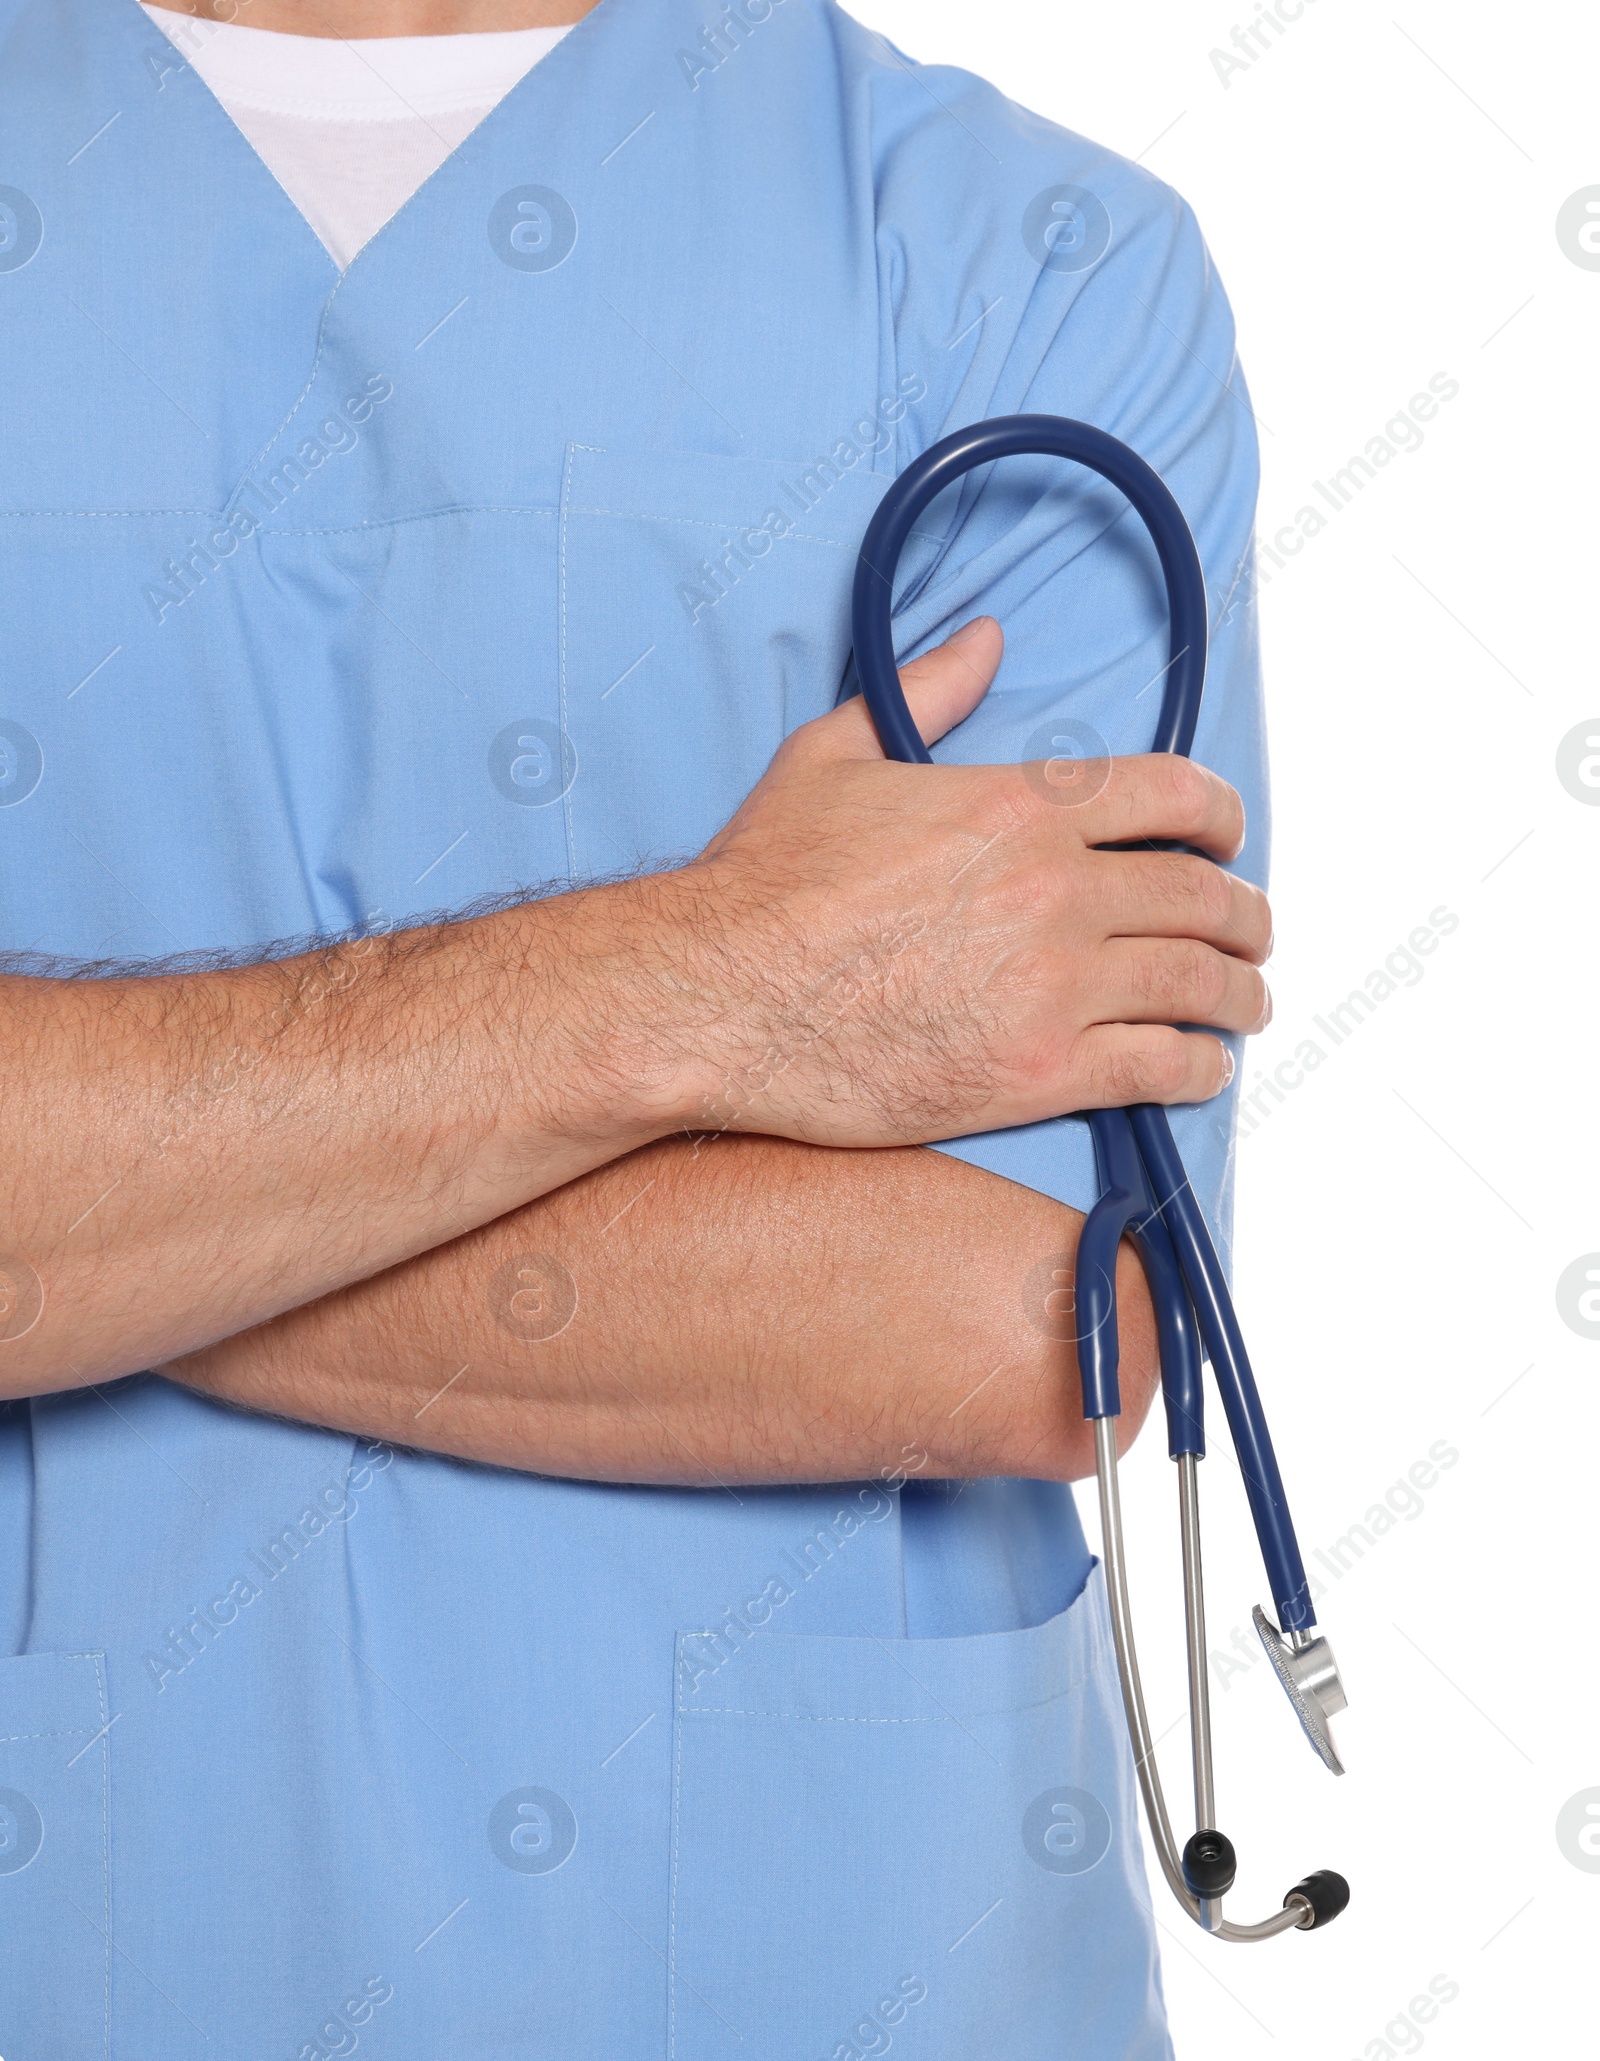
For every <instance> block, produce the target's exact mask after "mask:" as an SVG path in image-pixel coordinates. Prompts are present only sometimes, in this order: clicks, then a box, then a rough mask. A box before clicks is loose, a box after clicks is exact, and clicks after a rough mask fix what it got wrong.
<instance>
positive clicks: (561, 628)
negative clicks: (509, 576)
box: [556, 444, 600, 881]
mask: <svg viewBox="0 0 1600 2061" xmlns="http://www.w3.org/2000/svg"><path fill="white" fill-rule="evenodd" d="M579 451H592V452H594V453H595V455H596V456H599V455H600V447H599V445H597V444H568V446H567V449H566V455H565V457H564V458H563V459H562V461H561V515H560V520H559V522H558V523H557V525H556V590H557V606H556V640H557V644H556V711H557V721H558V724H559V736H558V745H559V748H560V749H561V750H562V751H563V752H565V751H566V750H567V748H568V743H569V740H570V732H569V731H568V729H567V512H568V503H569V501H570V498H571V493H572V473H573V465H574V461H575V457H576V454H577V453H578V452H579ZM562 777H563V778H565V771H564V770H563V775H562ZM577 784H578V783H577V781H576V780H574V781H573V782H572V785H571V786H570V787H568V789H567V791H566V792H565V794H563V795H562V797H561V821H562V825H563V827H564V828H565V830H566V833H567V878H568V880H569V881H570V880H575V879H576V878H577V875H578V831H577V824H576V823H575V821H574V819H573V801H572V792H573V788H575V787H576V786H577Z"/></svg>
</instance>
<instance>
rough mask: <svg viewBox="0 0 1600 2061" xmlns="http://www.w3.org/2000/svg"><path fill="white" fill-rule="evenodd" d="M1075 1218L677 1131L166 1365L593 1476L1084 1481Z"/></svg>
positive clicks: (884, 1172)
mask: <svg viewBox="0 0 1600 2061" xmlns="http://www.w3.org/2000/svg"><path fill="white" fill-rule="evenodd" d="M1081 1222H1082V1218H1081V1217H1080V1216H1079V1215H1078V1214H1077V1212H1076V1211H1073V1210H1069V1209H1065V1208H1063V1207H1062V1206H1061V1205H1059V1204H1057V1203H1055V1202H1052V1201H1050V1200H1049V1199H1048V1198H1047V1197H1044V1196H1041V1195H1038V1194H1036V1193H1035V1192H1034V1191H1033V1190H1031V1189H1028V1188H1023V1187H1019V1186H1017V1185H1016V1184H1015V1183H1013V1182H1010V1181H1005V1180H1001V1179H999V1178H998V1177H997V1176H995V1175H992V1174H988V1173H984V1172H982V1171H980V1170H978V1169H975V1168H972V1167H969V1166H967V1165H965V1164H963V1163H962V1162H960V1161H958V1160H955V1159H952V1158H950V1157H948V1156H946V1155H944V1154H940V1153H934V1152H928V1151H922V1150H919V1149H915V1148H906V1149H887V1150H880V1151H867V1152H862V1151H853V1152H852V1151H838V1150H830V1149H828V1148H824V1147H817V1146H809V1145H800V1144H790V1143H787V1142H785V1141H782V1140H776V1139H769V1138H755V1137H749V1138H740V1137H732V1136H724V1137H721V1138H717V1139H713V1140H702V1141H693V1140H686V1139H674V1140H668V1141H663V1142H660V1143H657V1144H654V1145H651V1146H649V1147H647V1148H645V1149H643V1150H641V1151H638V1152H635V1153H634V1154H632V1155H631V1156H629V1157H628V1158H626V1159H623V1160H619V1161H617V1162H615V1163H613V1164H611V1165H608V1166H606V1167H604V1168H602V1169H600V1170H598V1171H596V1172H593V1173H590V1174H589V1175H587V1176H585V1177H584V1178H582V1179H580V1180H578V1181H575V1182H573V1183H572V1184H571V1185H570V1186H567V1187H564V1188H562V1189H561V1190H560V1191H559V1192H557V1193H555V1194H551V1195H547V1196H545V1197H543V1198H542V1199H540V1200H539V1201H537V1202H534V1203H532V1204H530V1205H528V1206H527V1207H525V1208H522V1209H519V1210H517V1211H515V1212H513V1213H511V1214H510V1215H508V1216H506V1217H503V1218H501V1219H500V1220H499V1221H497V1222H495V1223H492V1224H489V1225H486V1226H484V1227H482V1228H481V1229H479V1230H476V1231H474V1232H473V1233H471V1234H470V1235H469V1236H467V1237H464V1238H461V1239H458V1240H456V1241H455V1242H454V1243H453V1244H450V1245H448V1246H443V1247H440V1248H438V1249H437V1250H435V1251H432V1252H429V1253H427V1254H425V1255H424V1256H422V1257H421V1258H418V1259H415V1260H412V1261H410V1262H408V1263H407V1264H405V1265H403V1266H400V1267H397V1268H395V1269H393V1270H391V1271H389V1272H387V1273H385V1274H382V1275H379V1276H377V1277H375V1278H373V1279H370V1280H367V1281H364V1282H361V1283H360V1284H358V1285H355V1286H352V1287H349V1288H346V1289H344V1290H342V1291H341V1292H339V1293H338V1294H335V1295H332V1296H329V1297H327V1298H325V1299H323V1300H322V1301H320V1302H317V1303H315V1304H312V1305H309V1306H307V1307H304V1308H301V1309H298V1310H295V1311H293V1312H291V1313H290V1314H288V1315H286V1316H283V1317H280V1318H278V1319H277V1320H276V1321H274V1322H272V1323H269V1324H267V1325H264V1326H261V1327H259V1328H257V1329H255V1330H253V1331H250V1332H246V1333H244V1334H242V1335H241V1336H238V1337H235V1338H231V1339H228V1340H226V1341H225V1342H223V1343H222V1344H220V1345H216V1346H213V1347H211V1348H209V1349H208V1350H206V1351H203V1352H201V1353H198V1354H195V1355H192V1356H190V1357H188V1358H186V1359H184V1360H182V1361H179V1362H177V1363H176V1364H174V1365H172V1366H170V1367H168V1368H167V1369H166V1370H165V1371H166V1372H168V1373H169V1374H170V1375H171V1376H172V1377H173V1378H175V1379H177V1380H179V1381H182V1382H184V1383H186V1384H188V1385H190V1386H193V1387H196V1388H199V1389H202V1390H204V1391H206V1392H207V1393H210V1394H212V1395H215V1396H218V1397H222V1398H225V1399H227V1400H230V1401H233V1402H236V1403H239V1404H241V1405H244V1406H246V1407H248V1408H253V1409H259V1410H265V1411H272V1412H275V1413H278V1414H281V1415H286V1416H290V1417H298V1418H302V1419H305V1420H307V1421H310V1422H314V1423H318V1424H325V1425H330V1426H333V1427H336V1428H339V1429H343V1430H348V1431H352V1432H360V1433H365V1434H367V1435H370V1436H375V1437H381V1438H384V1439H388V1440H391V1441H393V1442H395V1443H398V1444H403V1445H411V1446H420V1447H425V1448H427V1449H429V1450H433V1451H438V1452H445V1453H452V1454H456V1455H460V1456H462V1457H465V1458H469V1459H475V1460H484V1461H490V1462H494V1463H497V1464H500V1465H505V1466H512V1467H520V1468H526V1469H531V1470H533V1471H536V1472H540V1473H546V1474H555V1475H566V1476H575V1477H580V1478H587V1479H598V1480H614V1481H653V1482H679V1483H685V1484H689V1485H713V1484H717V1483H730V1484H737V1483H740V1482H787V1481H821V1480H852V1479H857V1478H860V1477H863V1476H871V1475H875V1474H879V1473H881V1472H884V1471H886V1470H888V1471H892V1470H895V1469H897V1468H905V1467H908V1466H909V1467H911V1468H912V1469H913V1470H914V1471H920V1472H925V1473H929V1474H933V1475H948V1476H966V1475H986V1474H1031V1475H1038V1476H1048V1477H1054V1478H1060V1479H1070V1478H1073V1477H1075V1476H1078V1475H1082V1474H1085V1473H1087V1472H1089V1471H1091V1470H1092V1467H1093V1452H1092V1445H1091V1442H1090V1440H1089V1439H1088V1437H1087V1436H1086V1431H1085V1427H1084V1424H1083V1421H1082V1413H1081V1406H1080V1400H1079V1391H1078V1383H1077V1374H1076V1365H1075V1360H1074V1355H1073V1349H1072V1345H1071V1343H1070V1336H1064V1335H1063V1334H1070V1329H1071V1321H1070V1308H1071V1292H1070V1283H1071V1266H1072V1254H1073V1251H1074V1249H1075V1246H1076V1241H1077V1232H1078V1228H1079V1226H1080V1224H1081ZM1120 1285H1121V1289H1122V1295H1121V1303H1122V1345H1123V1389H1124V1412H1125V1414H1124V1425H1125V1427H1126V1430H1127V1433H1128V1434H1130V1435H1131V1432H1132V1430H1133V1429H1135V1428H1136V1427H1137V1425H1138V1423H1139V1421H1140V1419H1141V1418H1142V1417H1143V1414H1144V1411H1145V1409H1146V1407H1147V1406H1148V1402H1149V1396H1150V1391H1151V1386H1152V1382H1153V1365H1154V1347H1153V1324H1152V1319H1151V1315H1150V1309H1149V1304H1148V1300H1147V1298H1146V1296H1145V1294H1144V1290H1143V1286H1142V1282H1141V1281H1140V1280H1139V1278H1138V1276H1137V1269H1136V1268H1135V1267H1134V1266H1133V1264H1132V1263H1131V1261H1130V1262H1129V1263H1128V1264H1127V1265H1126V1266H1125V1267H1124V1269H1123V1271H1122V1276H1121V1282H1120Z"/></svg>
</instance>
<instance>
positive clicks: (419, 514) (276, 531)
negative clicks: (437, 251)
mask: <svg viewBox="0 0 1600 2061" xmlns="http://www.w3.org/2000/svg"><path fill="white" fill-rule="evenodd" d="M557 512H558V511H557V510H556V509H554V508H552V507H550V506H549V505H548V503H546V502H542V501H530V502H527V503H522V502H517V501H451V502H448V503H447V504H446V505H445V506H444V507H443V508H419V509H415V510H413V511H412V512H411V513H410V514H408V515H380V516H374V517H372V518H370V519H369V520H367V521H364V522H345V523H325V524H324V525H323V526H322V527H321V528H320V529H317V528H307V529H299V530H291V529H281V528H279V527H277V526H276V525H274V524H272V523H270V522H258V523H257V524H256V530H255V534H256V535H258V536H265V537H344V536H350V535H352V534H353V533H354V532H355V531H357V530H386V529H397V528H398V527H399V526H400V525H401V524H402V523H407V522H442V521H443V520H444V519H445V518H446V517H447V516H451V515H555V514H556V513H557ZM585 512H586V513H587V512H588V511H585ZM595 512H596V513H599V512H601V511H598V510H597V511H595ZM173 515H196V516H199V517H201V519H202V520H205V521H215V522H219V523H220V522H223V521H225V520H226V519H227V515H228V510H227V509H226V508H0V522H63V521H69V522H80V521H81V522H90V521H94V522H100V521H108V522H109V521H126V522H156V521H162V522H165V521H166V519H167V518H168V517H169V516H173ZM731 526H732V525H730V524H727V523H724V524H723V528H724V529H727V528H730V527H731Z"/></svg>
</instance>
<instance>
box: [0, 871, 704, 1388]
mask: <svg viewBox="0 0 1600 2061" xmlns="http://www.w3.org/2000/svg"><path fill="white" fill-rule="evenodd" d="M674 892H681V890H680V889H679V888H678V887H677V884H676V883H674V882H673V881H672V880H670V879H668V880H655V881H649V880H645V881H637V882H632V883H628V884H626V885H624V886H622V887H618V888H602V889H596V890H593V891H590V892H588V893H584V894H577V895H569V896H565V897H560V898H557V899H553V900H550V901H547V902H534V903H527V904H522V905H519V906H517V907H515V908H511V909H506V910H502V911H499V912H496V913H493V914H489V915H485V916H482V917H479V918H476V919H473V920H469V921H463V922H457V923H450V924H442V925H436V926H433V927H430V928H425V929H418V930H412V931H407V932H402V933H398V934H394V935H381V936H372V937H367V938H359V939H356V940H353V941H351V942H348V943H344V944H340V945H337V946H332V947H329V948H327V949H325V950H321V951H317V952H314V953H311V954H307V955H304V956H301V957H298V958H292V959H285V960H280V961H276V962H269V963H266V964H261V965H254V966H245V967H237V968H230V969H227V970H222V971H206V972H198V973H181V974H168V975H161V976H155V977H149V976H147V977H141V978H129V979H94V980H83V979H53V978H40V977H18V976H11V977H7V978H3V979H0V1050H3V1051H4V1052H5V1054H6V1068H7V1073H8V1076H9V1077H10V1079H11V1081H12V1083H13V1092H14V1095H15V1098H16V1099H15V1102H14V1104H13V1107H15V1108H18V1109H20V1108H21V1107H23V1106H24V1104H25V1105H26V1107H27V1109H28V1111H29V1120H28V1121H26V1122H19V1123H16V1124H14V1125H13V1126H12V1127H11V1131H10V1135H9V1138H8V1143H7V1149H6V1152H5V1155H4V1161H3V1164H0V1300H3V1301H4V1303H5V1305H6V1307H5V1308H4V1310H3V1311H0V1315H3V1316H4V1317H5V1318H6V1322H5V1324H4V1326H3V1327H0V1335H3V1336H4V1338H5V1340H6V1342H5V1344H4V1348H3V1352H0V1383H3V1391H0V1392H4V1393H9V1394H30V1393H38V1392H41V1391H43V1390H47V1389H54V1388H64V1387H70V1386H75V1385H77V1384H78V1383H80V1382H82V1381H85V1380H94V1379H99V1378H103V1377H104V1376H107V1375H115V1374H121V1373H127V1372H131V1371H134V1370H136V1369H138V1368H141V1367H147V1366H150V1365H151V1364H153V1363H155V1362H156V1361H158V1360H160V1359H163V1358H166V1357H170V1356H171V1355H172V1354H174V1353H176V1352H182V1351H185V1350H189V1349H192V1348H194V1347H196V1346H199V1345H202V1344H204V1343H206V1342H207V1341H209V1340H211V1339H214V1338H217V1337H220V1336H227V1335H229V1334H231V1333H233V1332H235V1331H238V1330H239V1329H241V1328H242V1327H244V1326H248V1325H253V1324H258V1323H260V1322H262V1321H263V1320H265V1319H268V1318H270V1317H272V1316H274V1315H276V1314H277V1313H278V1312H279V1311H281V1310H283V1309H285V1308H290V1307H293V1306H295V1305H296V1304H299V1303H301V1302H305V1301H308V1300H311V1299H313V1298H315V1297H317V1296H320V1295H323V1294H326V1293H327V1292H329V1291H330V1290H333V1289H335V1288H338V1287H340V1286H341V1285H343V1284H344V1283H345V1282H348V1281H350V1280H352V1279H357V1278H360V1277H362V1276H364V1275H366V1274H370V1273H373V1272H376V1271H379V1270H381V1269H383V1268H386V1267H390V1266H392V1265H394V1264H395V1263H396V1262H398V1261H400V1260H403V1259H405V1258H407V1257H409V1256H410V1255H412V1254H414V1253H417V1252H420V1251H424V1250H426V1249H428V1248H430V1247H432V1246H435V1245H438V1244H440V1243H442V1242H444V1241H446V1240H449V1239H453V1238H456V1237H458V1236H459V1235H460V1234H461V1233H463V1232H465V1231H468V1230H470V1229H472V1228H474V1227H475V1226H477V1225H479V1224H482V1223H485V1222H488V1221H491V1220H493V1219H494V1218H496V1217H499V1216H501V1215H503V1214H504V1213H505V1212H506V1211H507V1210H508V1209H513V1208H515V1207H517V1206H518V1205H520V1204H521V1203H523V1202H525V1201H526V1200H527V1199H528V1198H529V1197H531V1196H534V1195H538V1194H541V1193H544V1192H545V1191H546V1190H549V1189H552V1188H555V1187H558V1186H560V1185H561V1184H562V1183H564V1182H567V1181H570V1180H572V1179H573V1178H575V1177H576V1176H578V1175H580V1174H582V1173H584V1172H586V1171H587V1170H588V1169H589V1168H590V1167H593V1166H595V1165H597V1164H600V1163H602V1162H604V1161H606V1160H608V1159H610V1158H614V1157H617V1156H619V1155H620V1154H623V1153H626V1152H629V1151H632V1150H633V1149H635V1148H636V1147H637V1146H638V1145H639V1144H640V1143H642V1142H644V1141H646V1140H648V1139H649V1138H650V1137H652V1136H655V1135H659V1134H660V1133H661V1132H663V1131H666V1130H669V1129H671V1128H673V1127H674V1125H675V1124H676V1123H678V1122H681V1120H682V1119H681V1106H682V1104H683V1103H684V1102H685V1101H686V1100H687V1099H688V1096H689V1093H690V1091H689V1089H688V1088H687V1087H685V1086H684V1084H683V1081H682V1079H681V1078H679V1076H680V1075H681V1074H683V1073H684V1072H685V1071H686V1068H687V1061H686V1059H685V1057H684V1052H683V1048H682V1046H681V1044H680V1043H679V1042H678V1041H677V1040H676V1038H675V1035H674V1031H675V1025H674V1022H673V1019H672V1016H671V1011H670V1009H668V1010H662V1009H656V1008H654V1006H653V999H652V998H653V991H655V990H656V989H658V988H659V989H661V990H671V991H676V990H677V989H678V988H681V986H682V985H683V983H682V980H681V975H680V974H679V973H678V970H677V968H676V967H675V966H674V965H673V964H672V963H671V955H672V946H671V940H672V939H673V938H674V936H675V935H676V934H677V933H675V931H674V927H673V925H672V924H671V923H670V922H668V921H666V920H665V919H664V918H663V917H662V916H661V915H660V912H659V907H658V905H659V903H660V902H661V901H662V900H663V899H665V898H667V897H669V896H670V895H671V894H673V893H674ZM681 928H682V926H681V925H680V926H678V930H679V931H680V932H681ZM663 938H665V939H667V940H668V941H669V942H668V944H667V945H665V946H664V945H663V943H662V939H663Z"/></svg>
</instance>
